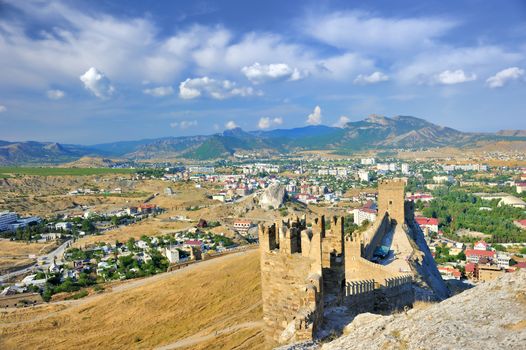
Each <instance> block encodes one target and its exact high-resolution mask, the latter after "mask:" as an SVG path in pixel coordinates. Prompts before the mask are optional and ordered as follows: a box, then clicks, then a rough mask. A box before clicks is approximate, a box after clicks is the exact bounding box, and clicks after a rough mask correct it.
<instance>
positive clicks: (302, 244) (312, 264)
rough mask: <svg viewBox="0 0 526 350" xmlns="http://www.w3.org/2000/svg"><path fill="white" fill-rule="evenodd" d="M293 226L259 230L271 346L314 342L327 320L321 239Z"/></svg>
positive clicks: (262, 227) (266, 314) (265, 305)
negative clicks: (305, 341) (325, 316)
mask: <svg viewBox="0 0 526 350" xmlns="http://www.w3.org/2000/svg"><path fill="white" fill-rule="evenodd" d="M289 225H290V224H289V223H283V225H282V226H280V227H279V229H278V230H276V225H275V224H274V225H272V226H269V227H267V226H264V225H260V226H259V237H260V252H261V260H260V264H261V283H262V299H263V321H264V323H265V326H264V332H265V337H266V341H267V345H271V346H273V345H278V344H284V343H288V342H292V341H299V340H308V339H312V337H313V334H314V332H315V331H316V329H317V328H318V326H319V324H321V322H322V317H323V278H322V275H321V237H320V235H319V234H317V233H314V232H312V231H311V230H307V229H305V228H304V226H302V225H300V226H297V225H290V226H289ZM302 228H303V230H302V231H301V233H298V231H299V230H300V229H302ZM276 231H279V245H276V244H275V240H274V235H275V233H276ZM272 242H274V243H272Z"/></svg>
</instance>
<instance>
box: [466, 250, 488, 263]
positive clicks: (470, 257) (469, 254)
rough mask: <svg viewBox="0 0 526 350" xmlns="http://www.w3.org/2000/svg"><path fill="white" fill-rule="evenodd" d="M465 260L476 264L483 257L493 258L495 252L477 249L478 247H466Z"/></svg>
mask: <svg viewBox="0 0 526 350" xmlns="http://www.w3.org/2000/svg"><path fill="white" fill-rule="evenodd" d="M465 254H466V261H468V262H472V263H474V264H478V263H479V261H480V260H481V259H482V258H484V259H488V260H493V259H494V258H495V252H494V251H491V250H478V249H466V251H465Z"/></svg>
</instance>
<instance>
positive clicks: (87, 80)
mask: <svg viewBox="0 0 526 350" xmlns="http://www.w3.org/2000/svg"><path fill="white" fill-rule="evenodd" d="M80 80H81V81H82V82H83V83H84V87H85V88H86V89H87V90H89V91H91V93H92V94H93V95H95V96H97V97H98V98H103V99H104V98H109V97H110V96H111V95H112V94H113V92H114V91H115V88H114V87H113V86H112V85H111V82H110V80H109V79H108V78H107V77H106V76H105V75H104V73H102V72H100V71H99V70H98V69H97V68H95V67H91V68H90V69H88V70H87V71H86V73H84V74H82V75H81V76H80Z"/></svg>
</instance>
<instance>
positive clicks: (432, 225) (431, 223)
mask: <svg viewBox="0 0 526 350" xmlns="http://www.w3.org/2000/svg"><path fill="white" fill-rule="evenodd" d="M415 221H416V223H417V224H418V226H420V228H421V229H422V231H425V230H426V229H427V230H428V231H430V232H434V233H438V219H436V218H426V217H424V216H419V217H415Z"/></svg>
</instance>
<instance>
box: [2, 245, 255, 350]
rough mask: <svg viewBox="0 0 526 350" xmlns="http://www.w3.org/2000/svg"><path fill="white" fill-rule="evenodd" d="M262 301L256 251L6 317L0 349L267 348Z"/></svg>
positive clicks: (17, 312) (25, 310) (6, 314)
mask: <svg viewBox="0 0 526 350" xmlns="http://www.w3.org/2000/svg"><path fill="white" fill-rule="evenodd" d="M260 299H261V287H260V277H259V251H257V250H253V251H249V252H246V253H240V254H234V255H229V256H226V257H222V258H218V259H214V260H209V261H205V262H202V263H199V264H196V265H193V266H191V267H188V268H186V269H183V270H178V271H174V272H171V273H166V274H161V275H157V276H154V277H151V278H148V279H143V280H136V281H131V282H127V283H124V284H121V285H118V286H115V287H114V288H113V291H111V292H104V293H102V294H98V295H94V296H89V297H87V298H85V299H80V300H78V301H72V302H63V303H54V304H49V305H43V306H38V307H35V308H30V309H18V310H10V311H7V312H2V313H1V314H0V348H1V349H117V348H119V349H152V348H156V347H161V346H168V345H170V344H173V345H174V346H175V345H185V344H186V345H187V346H186V348H187V349H190V348H191V349H233V348H236V349H262V343H263V335H262V333H261V329H260V323H261V317H262V310H261V301H260ZM174 343H175V344H174ZM168 348H169V347H168ZM182 348H184V347H182Z"/></svg>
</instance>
